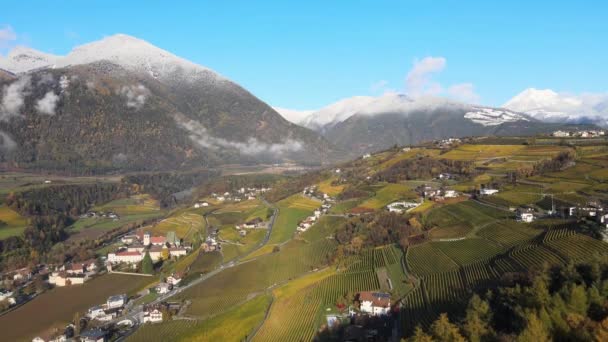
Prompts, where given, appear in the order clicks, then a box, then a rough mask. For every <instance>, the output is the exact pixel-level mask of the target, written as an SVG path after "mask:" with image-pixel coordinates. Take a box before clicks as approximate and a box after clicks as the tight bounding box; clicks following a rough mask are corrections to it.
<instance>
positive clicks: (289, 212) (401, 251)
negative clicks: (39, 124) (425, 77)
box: [0, 136, 608, 341]
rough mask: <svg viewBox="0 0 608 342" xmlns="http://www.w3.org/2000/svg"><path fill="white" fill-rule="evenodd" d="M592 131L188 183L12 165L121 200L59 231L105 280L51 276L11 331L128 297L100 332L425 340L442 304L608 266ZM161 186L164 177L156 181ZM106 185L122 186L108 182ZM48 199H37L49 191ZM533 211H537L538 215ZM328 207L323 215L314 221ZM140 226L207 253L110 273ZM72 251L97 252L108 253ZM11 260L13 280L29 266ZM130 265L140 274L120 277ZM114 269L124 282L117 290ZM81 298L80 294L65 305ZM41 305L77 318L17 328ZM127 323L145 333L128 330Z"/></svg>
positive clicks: (18, 185) (87, 209)
mask: <svg viewBox="0 0 608 342" xmlns="http://www.w3.org/2000/svg"><path fill="white" fill-rule="evenodd" d="M517 139H519V140H517ZM577 142H578V140H576V139H572V140H566V144H564V141H563V139H552V138H549V137H547V136H537V137H535V138H534V139H530V138H513V137H507V138H504V139H501V138H497V137H492V138H472V139H462V140H454V141H450V142H449V143H446V142H442V141H434V142H429V143H426V144H421V145H418V146H413V147H395V148H392V149H389V150H385V151H382V152H380V153H377V154H371V155H366V156H364V157H361V158H358V159H355V160H353V161H350V162H345V163H340V164H337V165H335V166H332V167H330V168H324V169H320V170H316V171H310V172H309V173H306V174H303V175H281V174H280V173H279V174H277V173H274V174H264V173H255V172H254V173H249V172H246V173H240V172H239V173H228V174H224V175H215V176H212V177H210V178H199V177H197V176H194V175H189V176H188V177H194V178H193V179H196V181H194V182H191V181H189V180H187V179H188V178H187V177H186V176H183V177H182V176H180V177H176V176H171V177H170V178H164V177H160V176H153V175H146V176H145V177H144V176H135V175H130V176H129V178H120V177H119V176H113V177H110V178H104V177H101V178H88V177H82V178H80V177H76V178H70V177H59V178H55V177H53V176H44V177H43V176H35V175H33V174H13V175H10V176H9V175H6V176H5V177H12V178H13V179H14V180H15V182H14V183H11V185H10V186H8V185H7V187H6V188H5V190H3V191H4V193H5V194H7V195H10V194H14V193H17V194H18V193H19V192H22V193H24V194H28V193H31V194H45V192H44V189H45V188H49V189H52V188H57V189H61V188H62V187H66V186H67V187H68V188H66V189H71V187H75V189H78V188H79V187H82V189H104V190H103V191H110V193H113V195H111V196H113V197H114V198H113V199H112V198H111V197H108V195H95V196H98V197H99V198H100V199H101V198H103V199H102V200H101V202H96V203H95V204H94V205H92V204H87V205H85V206H83V207H82V208H83V209H81V210H82V211H81V214H78V215H77V216H75V217H73V220H74V223H72V224H70V225H67V226H65V227H64V228H61V229H63V230H65V233H66V234H67V238H66V237H63V238H60V239H64V241H61V242H59V243H60V244H62V245H65V249H63V253H66V254H64V255H65V256H64V258H66V259H67V262H66V265H71V264H73V263H75V262H76V261H77V260H82V258H88V257H90V256H92V257H93V258H99V260H100V267H101V268H100V270H99V271H98V274H97V275H93V279H92V280H89V281H87V282H85V283H84V284H83V285H69V286H66V287H62V288H57V289H51V290H47V289H44V287H40V288H38V287H36V288H37V290H36V289H35V290H34V292H33V293H34V294H35V295H34V297H33V298H31V299H29V300H28V299H26V298H25V297H23V298H21V299H20V300H24V301H25V302H23V303H20V304H19V306H17V307H16V308H15V309H13V310H12V311H8V312H6V313H4V314H3V315H2V316H0V325H1V326H3V327H4V328H3V330H5V331H8V332H10V334H12V335H10V336H12V338H11V339H13V340H27V339H31V338H33V337H34V336H35V334H48V333H49V332H52V331H55V333H58V332H59V331H61V328H60V329H59V330H53V329H54V328H57V327H62V326H63V325H65V324H67V323H68V322H69V321H70V319H71V318H72V317H74V315H76V314H78V315H79V317H85V316H86V310H87V309H88V308H89V307H90V306H92V305H94V304H95V303H99V302H103V301H104V300H105V298H106V297H107V296H109V295H115V294H119V293H121V292H125V293H126V294H127V295H128V297H129V303H130V304H128V305H127V306H125V308H124V309H123V311H122V312H121V313H120V312H119V314H118V316H117V317H116V318H114V319H112V320H111V321H108V322H106V323H104V321H98V320H96V319H88V329H92V328H93V327H96V326H98V327H101V328H102V329H106V331H107V333H108V334H113V336H115V337H116V338H118V337H119V336H123V337H122V338H123V339H124V338H126V340H129V341H145V340H149V339H150V338H151V336H154V337H155V338H157V339H161V340H174V341H186V340H188V341H189V340H207V339H210V338H220V339H222V340H235V341H236V340H242V339H248V340H249V339H251V340H256V341H268V340H277V339H278V340H312V339H315V338H316V339H319V338H321V339H339V338H342V337H340V336H345V335H344V334H347V333H348V332H347V331H348V330H349V329H351V328H349V327H350V326H353V325H352V323H351V321H352V320H353V319H355V320H357V322H359V323H358V324H357V325H356V326H357V327H361V328H360V329H364V330H366V331H375V333H377V334H379V335H380V336H385V337H386V338H388V337H391V336H393V337H395V336H412V335H413V334H415V333H420V330H416V329H417V328H422V329H425V330H429V329H432V327H433V326H434V324H436V323H434V322H435V320H436V319H437V318H438V317H439V316H440V314H441V313H444V312H447V313H448V314H449V317H450V319H452V318H457V317H462V316H461V315H463V314H464V311H465V310H464V309H465V308H466V307H467V303H468V302H469V299H470V298H471V296H473V295H474V294H478V295H480V296H482V295H483V294H484V293H485V292H486V291H487V290H492V289H495V288H496V287H497V286H503V285H502V284H505V282H508V281H513V279H518V278H517V277H524V275H526V274H531V272H532V273H534V272H542V271H543V270H546V269H547V268H551V267H566V266H568V265H576V264H584V263H589V262H598V261H597V260H603V258H604V257H605V256H606V255H607V254H608V244H607V243H605V242H603V241H602V240H603V239H604V238H605V236H606V233H605V223H604V221H602V220H601V219H602V218H605V217H608V214H607V213H604V210H605V209H604V206H603V204H602V203H604V201H607V200H608V198H606V194H605V192H604V191H603V190H602V189H603V184H604V182H606V178H605V177H604V176H603V175H604V174H603V173H602V170H603V166H604V164H605V163H606V162H608V161H607V160H608V148H606V146H605V145H604V143H603V142H598V141H597V140H596V141H594V142H592V143H584V144H578V143H577ZM151 179H154V180H155V181H154V182H156V183H154V186H153V187H152V186H151V185H145V184H148V183H149V182H150V180H151ZM137 181H140V182H141V183H137ZM91 182H101V184H108V186H105V185H104V186H102V187H99V186H97V187H96V188H91V185H90V184H91ZM150 184H152V183H150ZM169 184H175V186H174V185H171V186H170V185H169ZM179 184H186V186H191V184H194V186H193V188H191V189H190V190H189V191H188V194H189V195H187V196H186V197H183V198H180V200H179V201H177V202H173V203H172V204H171V205H170V206H167V203H170V202H167V201H166V200H165V201H161V200H159V198H158V196H159V195H160V194H162V196H166V195H165V192H164V191H159V190H155V189H168V188H171V189H175V190H176V191H178V190H179V189H180V185H179ZM295 184H301V186H300V185H298V186H297V187H295V186H294V185H295ZM148 188H149V189H150V190H152V191H153V192H154V193H155V194H156V195H151V194H150V193H147V192H146V189H148ZM41 189H42V190H41ZM290 189H293V190H290ZM32 190H33V191H34V192H31V191H32ZM62 191H67V190H62ZM70 191H72V190H70ZM79 191H80V190H79ZM87 191H89V190H87ZM178 192H179V191H178ZM59 193H61V192H59ZM69 193H73V192H69ZM31 194H30V195H27V197H24V198H31V199H35V197H32V196H33V195H31ZM12 196H13V197H11V198H13V199H11V200H9V201H7V202H5V204H4V207H3V208H5V209H4V210H5V212H6V214H5V217H12V218H13V219H12V221H11V220H9V219H7V221H9V222H18V223H19V224H21V225H24V226H27V225H28V223H27V222H28V220H32V219H33V218H28V217H34V216H31V215H32V214H34V213H36V212H38V211H39V210H41V209H36V210H38V211H35V212H34V211H23V210H24V208H26V207H25V206H23V205H22V204H19V206H20V208H21V209H17V208H16V207H14V205H15V204H14V203H22V202H20V201H24V200H16V199H18V198H20V197H19V195H12ZM44 196H47V195H44ZM69 196H72V195H69ZM107 198H109V199H110V200H107ZM163 198H165V197H163ZM170 198H174V199H175V198H176V197H175V196H173V195H172V196H170ZM271 198H272V200H269V199H271ZM65 200H67V201H73V200H69V199H67V198H66V199H65ZM23 203H24V204H25V203H27V202H23ZM70 203H71V202H70ZM394 203H405V204H406V207H405V208H403V209H401V208H402V207H400V206H398V205H393V204H394ZM408 203H412V205H411V207H408V206H407V205H409V204H408ZM74 205H76V206H75V207H74V208H78V204H77V203H76V202H74ZM59 208H65V207H61V206H59V207H54V209H52V210H68V213H74V211H73V210H72V211H71V212H69V209H68V208H65V209H59ZM50 209H51V208H49V210H50ZM389 209H390V210H389ZM9 210H10V211H9ZM18 210H22V211H21V212H22V213H23V214H20V213H19V211H18ZM45 210H47V209H45ZM317 212H318V214H317ZM592 212H593V214H592ZM10 213H12V214H10ZM100 213H105V214H103V215H106V216H108V215H110V214H111V215H115V217H114V218H105V217H104V216H103V215H101V214H100ZM108 213H110V214H108ZM524 213H530V214H531V217H532V219H530V220H529V221H524V217H525V215H524ZM9 214H10V215H12V216H9ZM19 215H23V216H22V217H23V218H21V219H19V218H18V216H19ZM100 215H101V216H100ZM108 217H112V216H108ZM311 217H313V218H315V220H314V221H312V223H311V224H308V225H303V222H308V221H307V220H309V219H310V218H311ZM34 219H35V217H34ZM526 220H527V219H526ZM254 222H256V223H254ZM12 224H13V225H15V223H12ZM257 225H259V228H257ZM10 229H12V228H9V231H12V230H10ZM136 232H150V234H151V236H153V237H155V236H158V237H164V236H167V237H169V236H170V235H171V236H172V234H174V235H175V236H176V237H177V239H179V240H180V241H181V245H182V246H191V247H187V248H191V249H190V250H189V251H188V252H187V254H186V255H185V256H179V257H170V258H168V259H157V261H156V262H155V265H154V266H153V267H154V268H153V271H152V272H153V273H154V276H153V277H142V276H140V275H138V273H143V272H144V271H143V268H142V267H143V266H142V265H141V262H140V263H138V264H133V265H134V267H135V268H131V267H130V266H129V267H127V266H128V265H129V264H124V263H117V264H114V263H113V265H112V266H113V267H112V268H109V266H108V269H107V270H106V265H108V261H109V260H110V259H108V257H109V254H108V253H112V252H113V251H115V250H117V249H120V248H126V247H122V246H123V245H124V241H125V237H127V236H133V234H139V233H136ZM7 234H8V233H7ZM17 235H18V234H17ZM91 241H95V243H94V244H92V245H91ZM83 244H84V245H83ZM71 246H94V247H93V251H94V253H93V254H87V253H83V252H82V251H79V250H78V248H77V247H71ZM128 246H129V245H127V247H128ZM133 246H135V245H133ZM21 248H31V247H25V246H23V247H21ZM41 248H42V249H39V251H40V253H41V256H40V262H43V264H40V265H37V266H36V267H34V268H32V267H31V266H27V265H26V268H29V269H30V270H31V272H32V275H31V277H32V281H30V282H25V283H24V284H23V285H22V287H19V286H20V285H18V284H19V283H20V282H19V281H14V284H15V285H16V286H17V287H16V288H15V289H14V290H13V291H14V292H15V293H16V292H19V293H25V291H31V290H29V288H30V287H31V286H32V285H30V284H33V283H34V282H36V284H37V282H39V281H43V279H44V276H43V275H42V273H41V270H42V268H41V267H44V268H45V269H48V270H49V271H50V272H52V270H53V268H56V267H58V266H61V264H57V263H56V262H55V261H53V260H57V256H56V255H57V253H58V251H57V248H56V247H54V248H51V249H50V250H49V249H45V248H44V247H41ZM71 248H76V249H75V250H73V252H70V251H71V250H72V249H71ZM129 248H131V247H129ZM163 248H164V247H163ZM171 248H173V247H171ZM125 250H126V249H125ZM152 250H153V248H151V249H150V253H152ZM170 250H171V249H170ZM7 252H8V250H5V252H4V253H3V258H6V257H8V255H9V254H7ZM115 253H118V252H115ZM53 258H54V259H53ZM13 260H15V259H13ZM9 265H11V263H9V264H6V266H4V268H5V273H4V274H5V275H9V274H12V273H11V272H10V266H9ZM30 265H31V263H30ZM41 265H43V266H41ZM568 267H570V266H568ZM117 271H120V272H125V273H124V274H111V273H115V272H117ZM177 274H179V277H181V282H180V283H179V284H178V285H174V288H173V290H171V291H170V292H168V293H166V294H158V293H157V291H158V290H157V288H158V286H159V284H162V283H163V282H164V281H166V280H165V278H166V279H168V277H169V276H172V277H176V275H177ZM143 275H145V274H143ZM11 279H12V278H11ZM38 279H40V280H38ZM109 279H120V281H117V280H112V284H113V285H112V286H109V285H103V284H106V283H105V282H107V281H109ZM6 281H7V280H6V279H5V284H6ZM11 282H13V281H11ZM117 286H118V287H117ZM26 289H28V290H26ZM365 291H372V292H380V293H386V294H387V295H388V296H390V302H391V305H390V314H389V315H388V316H382V317H384V318H382V320H380V321H377V320H373V319H369V318H368V319H367V320H366V319H365V317H366V316H365V314H364V313H363V312H362V311H361V310H362V307H360V305H361V302H360V301H358V298H359V297H358V296H359V295H360V294H362V293H365ZM28 293H31V292H28ZM66 296H69V297H70V299H69V301H70V303H71V304H70V305H68V306H65V305H60V306H58V305H57V304H53V303H56V302H57V301H62V300H65V299H63V298H65V297H66ZM165 302H168V303H172V304H171V305H179V306H180V307H181V308H180V309H179V312H173V311H171V312H172V313H167V314H163V316H162V317H163V319H162V322H160V323H144V317H147V316H145V315H147V313H146V312H148V311H146V310H148V308H151V307H162V305H161V303H165ZM40 303H47V304H45V306H48V307H57V309H60V310H61V311H57V312H56V313H55V312H54V311H52V310H51V311H49V310H48V309H47V310H45V317H46V318H44V319H43V318H42V317H39V318H37V319H36V322H37V323H36V325H35V326H36V327H37V328H35V329H34V325H31V326H29V327H28V330H27V331H26V330H23V331H18V330H12V329H11V325H12V324H13V323H11V322H14V321H15V320H21V319H24V318H21V317H27V316H31V315H38V314H34V312H36V311H38V309H37V307H38V306H40V305H42V304H40ZM163 310H164V309H163ZM24 315H25V316H24ZM121 317H122V318H121ZM370 317H371V318H373V317H374V316H370ZM121 319H122V320H125V319H127V320H129V321H130V322H132V324H133V325H132V327H130V328H125V327H119V326H116V325H115V323H116V322H118V321H119V320H121ZM358 329H359V328H358Z"/></svg>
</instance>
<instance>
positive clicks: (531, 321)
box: [517, 313, 549, 342]
mask: <svg viewBox="0 0 608 342" xmlns="http://www.w3.org/2000/svg"><path fill="white" fill-rule="evenodd" d="M526 321H527V323H528V324H527V326H526V328H525V329H524V331H522V332H521V334H519V336H518V338H517V340H518V341H521V342H529V341H534V342H548V341H549V332H548V331H547V328H546V327H545V326H544V325H543V322H542V321H541V320H540V319H539V318H538V316H537V315H536V314H535V313H529V314H527V315H526Z"/></svg>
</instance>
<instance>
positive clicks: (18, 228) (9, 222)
mask: <svg viewBox="0 0 608 342" xmlns="http://www.w3.org/2000/svg"><path fill="white" fill-rule="evenodd" d="M0 221H1V222H2V223H1V225H0V240H1V239H6V238H7V237H11V236H19V235H21V233H23V230H24V229H25V227H26V226H27V218H25V217H23V216H21V215H20V214H19V213H18V212H16V211H14V210H13V209H11V208H8V207H7V206H5V205H0Z"/></svg>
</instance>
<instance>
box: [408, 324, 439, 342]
mask: <svg viewBox="0 0 608 342" xmlns="http://www.w3.org/2000/svg"><path fill="white" fill-rule="evenodd" d="M409 340H410V342H433V338H432V337H431V336H430V335H428V334H427V333H425V332H424V330H422V328H420V327H419V326H418V327H416V331H415V332H414V336H412V337H411V338H410V339H409Z"/></svg>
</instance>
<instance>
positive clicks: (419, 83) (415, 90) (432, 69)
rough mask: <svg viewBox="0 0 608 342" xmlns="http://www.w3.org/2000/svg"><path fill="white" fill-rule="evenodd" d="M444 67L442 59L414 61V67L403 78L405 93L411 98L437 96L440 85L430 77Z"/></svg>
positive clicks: (444, 63)
mask: <svg viewBox="0 0 608 342" xmlns="http://www.w3.org/2000/svg"><path fill="white" fill-rule="evenodd" d="M445 66H446V59H445V58H444V57H431V56H429V57H424V58H423V59H421V60H417V61H414V66H413V67H412V69H411V70H410V71H409V72H408V74H407V76H406V77H405V91H406V92H407V94H409V95H411V96H421V95H438V94H439V93H441V89H442V87H441V85H440V84H439V83H437V82H435V81H433V79H432V76H433V75H434V74H437V73H440V72H441V71H443V69H444V68H445Z"/></svg>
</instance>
